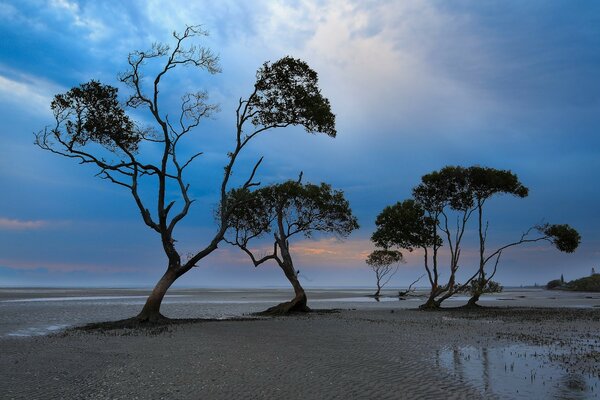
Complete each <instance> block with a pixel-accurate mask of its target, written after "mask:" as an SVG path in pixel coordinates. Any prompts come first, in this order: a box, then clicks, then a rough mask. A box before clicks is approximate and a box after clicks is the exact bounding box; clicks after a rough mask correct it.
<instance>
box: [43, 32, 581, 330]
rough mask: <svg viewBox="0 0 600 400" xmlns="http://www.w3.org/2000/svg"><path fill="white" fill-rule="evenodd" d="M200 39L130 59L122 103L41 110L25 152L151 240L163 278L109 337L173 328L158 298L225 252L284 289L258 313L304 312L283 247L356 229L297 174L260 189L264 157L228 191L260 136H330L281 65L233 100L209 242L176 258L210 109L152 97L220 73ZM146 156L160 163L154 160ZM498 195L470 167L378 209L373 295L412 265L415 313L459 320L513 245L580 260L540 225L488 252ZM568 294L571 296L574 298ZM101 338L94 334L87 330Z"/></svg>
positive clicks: (101, 92)
mask: <svg viewBox="0 0 600 400" xmlns="http://www.w3.org/2000/svg"><path fill="white" fill-rule="evenodd" d="M207 34H208V33H207V32H206V31H204V30H203V29H201V28H200V27H197V26H190V27H187V28H186V29H185V31H184V32H183V33H177V32H174V33H173V39H174V43H173V45H171V46H170V45H167V44H161V43H157V44H154V45H153V46H152V47H151V49H150V50H147V51H135V52H132V53H131V54H130V55H129V58H128V64H129V69H128V70H127V71H126V72H124V73H122V74H121V75H120V76H119V80H120V82H121V83H122V84H124V85H125V86H126V87H127V88H128V89H129V94H128V97H127V98H126V100H125V102H124V103H121V102H120V101H119V99H118V89H117V88H115V87H112V86H109V85H105V84H102V83H100V82H98V81H94V80H92V81H89V82H87V83H84V84H81V85H80V86H78V87H74V88H72V89H71V90H69V91H67V92H66V93H63V94H58V95H56V96H55V97H54V100H53V101H52V103H51V108H52V111H53V113H54V119H55V121H54V125H53V126H50V127H46V128H45V129H44V130H42V131H40V132H38V133H37V134H36V140H35V143H36V145H37V146H39V147H40V148H42V149H44V150H47V151H50V152H52V153H55V154H57V155H60V156H64V157H67V158H70V159H73V160H74V161H77V162H78V163H80V164H84V165H89V166H92V167H95V168H96V172H97V174H96V175H97V176H98V177H100V178H102V179H104V180H106V181H108V182H111V183H113V184H115V185H118V186H120V187H123V188H124V189H125V190H127V191H129V192H130V193H131V196H132V199H133V201H134V203H135V205H136V206H137V207H138V209H139V212H140V214H141V217H142V220H143V222H144V223H145V224H146V225H147V226H148V227H149V228H150V229H151V230H153V231H154V232H155V233H156V234H157V235H158V237H159V238H160V243H161V247H162V249H163V251H164V254H165V256H166V259H167V265H166V269H165V272H164V274H163V276H162V277H161V278H160V280H159V281H158V282H157V284H156V286H155V287H154V289H153V290H152V292H151V294H150V295H149V297H148V299H147V301H146V302H145V305H144V307H143V309H142V310H141V311H140V313H139V314H138V315H137V316H136V317H134V318H132V319H128V320H123V321H117V322H112V323H109V324H114V325H115V326H129V327H139V326H141V325H140V324H144V323H148V324H150V325H155V324H158V326H163V325H165V324H166V325H168V324H170V323H171V322H172V321H170V320H169V319H168V318H166V317H164V316H163V315H162V314H161V312H160V309H161V304H162V301H163V298H164V296H165V294H166V292H167V291H168V289H169V288H170V287H171V285H172V284H173V283H174V282H175V281H176V280H177V279H178V278H180V277H181V276H183V275H184V274H185V273H187V272H188V271H190V270H191V269H192V268H193V267H195V266H197V264H198V263H199V262H200V261H201V260H203V259H204V258H205V257H207V256H208V255H209V254H211V253H212V252H213V251H215V250H216V249H217V248H218V245H219V244H220V243H222V242H226V243H229V244H231V245H234V246H237V247H238V248H239V249H241V250H242V251H243V252H244V253H245V254H246V255H248V257H249V258H250V261H251V262H252V264H253V265H254V266H256V267H257V266H259V265H261V264H263V263H265V262H267V261H270V260H272V261H274V262H275V263H276V264H277V265H278V266H279V267H280V268H281V270H282V272H283V273H284V275H285V276H286V278H287V279H288V281H289V282H290V284H291V286H292V287H293V289H294V298H293V299H292V300H290V301H288V302H284V303H281V304H278V305H276V306H274V307H271V308H269V309H268V310H266V311H265V313H267V314H286V313H291V312H308V311H310V309H309V307H308V305H307V298H306V293H305V291H304V289H303V288H302V285H301V284H300V281H299V279H298V273H299V270H298V268H297V267H296V266H295V265H294V263H293V260H292V255H291V250H290V239H291V238H292V237H293V236H295V235H303V236H304V237H307V238H310V237H312V236H313V235H316V234H319V235H333V236H336V237H340V238H345V237H347V236H348V235H349V234H350V233H351V232H352V231H353V230H354V229H357V228H358V222H357V220H356V218H355V217H354V216H353V215H352V211H351V209H350V205H349V203H348V201H347V200H346V199H345V197H344V194H343V192H342V191H339V190H334V189H332V187H331V186H330V185H328V184H326V183H320V184H317V185H315V184H311V183H302V173H300V178H299V179H298V180H297V181H292V180H289V181H285V182H283V183H275V184H270V185H267V186H262V187H260V188H259V186H260V185H261V184H260V182H258V181H257V180H256V175H257V171H258V169H259V167H260V165H261V163H262V161H263V158H262V157H257V161H256V162H255V163H254V165H253V168H251V169H250V170H249V171H246V175H242V173H241V172H240V171H236V173H238V175H242V176H243V178H245V180H244V179H242V181H241V182H243V183H241V182H240V184H239V185H237V186H234V185H233V184H232V182H231V181H230V178H231V176H232V174H233V173H234V167H235V166H236V161H237V160H238V157H239V155H240V154H241V152H242V150H243V149H244V148H245V147H246V146H247V145H248V143H249V142H250V141H251V140H253V139H255V138H256V137H257V136H262V134H263V133H265V132H267V131H272V130H274V129H278V128H285V127H288V126H302V127H304V129H305V130H306V132H308V133H313V134H315V133H324V134H326V135H328V136H329V137H332V138H334V137H335V136H336V133H337V132H336V128H335V115H334V114H333V113H332V110H331V106H330V103H329V100H328V99H327V98H325V97H324V96H323V95H322V94H321V91H320V89H319V86H318V76H317V73H316V72H315V71H314V70H313V69H311V68H310V67H309V66H308V65H307V64H306V63H305V62H304V61H301V60H298V59H295V58H292V57H289V56H286V57H283V58H281V59H280V60H278V61H276V62H265V63H264V64H263V65H262V66H261V67H260V68H259V69H258V71H257V73H256V82H255V83H254V86H253V87H252V88H251V89H250V90H249V92H250V94H249V95H248V96H247V97H243V98H240V99H239V102H238V106H237V109H236V110H235V122H236V123H235V131H234V135H233V140H232V147H231V149H230V151H229V152H228V153H227V161H226V163H225V166H224V173H223V177H222V180H221V182H220V185H219V187H218V191H219V200H218V204H217V205H216V207H215V209H216V210H217V211H216V213H215V218H216V224H217V227H216V230H215V233H214V234H213V235H212V236H211V237H209V238H208V239H207V240H206V241H205V242H204V243H203V244H199V245H198V247H197V248H196V250H195V251H193V252H191V253H188V254H186V255H184V254H183V253H182V252H181V251H180V249H178V248H177V240H176V233H175V232H176V227H177V226H178V224H179V223H180V222H181V221H182V220H183V219H184V218H185V217H186V216H187V215H188V213H189V211H190V208H191V207H192V206H193V203H194V199H193V198H191V197H190V183H189V182H188V180H187V179H186V168H188V166H189V165H190V164H191V163H192V162H194V161H195V160H196V159H198V158H201V157H202V155H203V152H202V151H197V150H194V151H190V149H189V146H190V144H191V143H190V142H188V140H189V136H190V135H191V134H192V133H193V132H194V131H195V130H196V128H198V127H199V125H200V124H201V122H202V120H203V119H205V118H207V117H210V116H211V115H213V114H214V113H215V112H217V111H218V106H217V105H216V104H211V103H210V102H209V101H208V94H207V93H206V92H205V91H203V90H198V91H195V92H188V93H186V94H184V95H183V97H182V100H181V102H180V104H179V105H178V110H177V113H176V114H174V113H173V109H172V108H168V107H164V106H163V104H167V103H168V102H167V100H166V99H165V98H164V97H163V96H164V95H161V87H162V82H163V80H164V78H165V77H167V76H168V75H171V74H173V71H175V70H178V69H180V68H182V67H192V68H196V69H199V70H202V71H205V72H207V73H209V74H216V73H219V72H220V67H219V58H218V56H216V55H215V54H214V53H213V52H212V51H211V50H210V49H208V48H206V47H202V46H198V45H197V44H194V43H193V42H194V40H195V39H197V38H201V37H203V36H206V35H207ZM190 42H192V43H190ZM150 77H151V79H148V78H150ZM128 109H138V110H141V111H144V112H146V113H147V115H148V116H149V119H150V120H151V121H152V124H153V125H152V126H142V125H141V124H139V123H137V122H136V121H134V120H133V119H132V117H131V116H130V115H129V114H128V112H127V111H126V110H128ZM152 154H158V156H156V157H154V158H153V157H152ZM202 185H203V183H202V182H200V186H202ZM501 194H508V195H512V196H515V197H520V198H523V197H525V196H527V194H528V189H527V188H526V187H525V186H524V185H523V184H522V183H521V182H520V181H519V180H518V178H517V176H516V175H515V174H513V173H512V172H511V171H505V170H497V169H493V168H485V167H479V166H472V167H468V168H466V167H461V166H448V167H444V168H442V169H441V170H439V171H434V172H431V173H429V174H427V175H424V176H423V177H422V178H421V183H420V184H419V185H417V186H416V187H414V188H413V191H412V198H410V199H407V200H404V201H402V202H398V203H396V204H395V205H392V206H389V207H386V208H385V209H384V210H383V211H382V212H381V214H380V215H379V216H378V217H377V221H376V225H377V230H376V231H375V232H374V233H373V235H372V241H373V243H374V244H375V245H376V246H377V247H378V249H377V250H375V251H374V252H372V253H371V254H370V255H369V256H368V259H367V264H368V265H369V266H370V267H371V268H372V269H373V271H374V273H375V275H376V284H377V291H376V292H375V294H374V296H375V297H376V298H377V297H379V296H380V294H381V290H382V288H383V287H384V286H385V285H386V284H387V283H388V282H389V280H390V279H391V278H392V276H393V275H394V274H395V273H396V271H397V269H398V264H399V263H401V262H402V260H403V257H402V253H401V252H400V251H401V250H408V251H414V250H417V249H418V250H421V251H422V252H423V255H424V257H423V260H424V267H425V271H426V274H425V275H426V276H427V279H428V281H429V283H430V287H431V289H430V292H429V296H428V298H427V300H426V302H425V304H423V305H422V306H421V307H422V308H424V309H439V308H440V307H441V304H442V302H443V301H445V300H446V299H448V298H450V297H451V296H453V295H455V294H457V293H469V294H470V296H471V298H470V300H469V302H468V304H467V307H476V306H477V302H478V300H479V298H480V296H481V295H482V294H483V293H489V292H497V291H500V290H501V289H502V287H501V286H500V285H499V284H498V283H497V282H495V281H493V278H494V276H495V274H496V272H497V268H498V265H499V261H500V257H501V255H502V254H503V252H504V251H506V250H507V249H509V248H511V247H513V246H519V245H522V244H526V243H533V242H539V241H547V242H549V243H551V244H552V245H553V246H554V247H556V248H557V249H558V250H560V251H563V252H567V253H570V252H573V251H574V250H575V249H576V248H577V246H578V245H579V242H580V237H579V234H578V233H577V231H576V230H575V229H573V228H571V227H570V226H569V225H550V224H543V225H534V226H532V227H530V228H528V229H527V230H526V231H525V232H524V233H523V234H522V235H521V236H520V238H517V240H515V241H514V242H511V243H508V244H505V245H503V246H500V247H497V248H495V249H493V250H489V249H488V248H487V242H488V228H489V223H488V221H486V220H485V218H484V210H485V205H486V204H487V201H488V200H489V199H491V198H493V197H495V196H497V195H501ZM151 210H153V211H151ZM472 220H475V226H476V233H477V237H478V243H479V262H478V263H477V265H476V266H475V268H474V271H473V274H472V275H471V276H470V277H469V278H468V279H467V280H466V281H465V282H457V278H456V276H457V275H456V274H457V271H458V270H459V267H461V265H460V257H461V250H462V242H463V237H464V235H465V233H466V232H467V231H468V230H467V226H468V225H469V223H470V222H471V221H472ZM269 234H272V235H273V248H272V249H273V250H272V252H270V253H267V254H260V255H257V253H256V252H255V250H253V249H251V248H250V243H251V241H253V239H257V238H259V237H262V236H266V235H269ZM443 245H446V246H447V248H448V249H449V253H450V258H449V260H444V263H445V264H444V266H448V267H449V272H450V274H449V276H448V278H447V280H445V281H442V279H441V276H440V267H441V266H442V260H440V257H439V250H440V248H441V247H442V246H443ZM419 279H420V278H419ZM417 282H418V279H417V280H415V281H414V282H413V283H412V284H411V285H410V287H409V288H408V290H407V291H404V292H401V293H399V295H400V296H401V297H402V296H405V295H408V294H410V293H411V291H412V290H413V289H412V287H413V285H414V284H416V283H417ZM573 282H575V283H573V287H580V286H581V285H583V283H576V281H573ZM570 284H571V283H569V285H570ZM573 290H576V289H573ZM107 327H109V325H106V326H103V325H95V328H97V329H104V328H107ZM90 329H91V328H90Z"/></svg>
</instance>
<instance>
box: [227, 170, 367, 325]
mask: <svg viewBox="0 0 600 400" xmlns="http://www.w3.org/2000/svg"><path fill="white" fill-rule="evenodd" d="M228 201H229V202H233V203H236V204H238V206H237V207H236V208H235V210H234V211H233V212H232V213H231V216H230V217H229V218H228V223H229V229H228V233H227V235H226V237H225V240H226V241H227V242H228V243H230V244H232V245H234V246H237V247H239V248H240V249H242V250H243V251H244V252H245V253H246V254H247V255H248V256H249V257H250V259H251V260H252V263H253V264H254V266H255V267H258V266H259V265H261V264H263V263H264V262H267V261H269V260H273V261H275V262H276V263H277V265H278V266H279V267H280V268H281V270H282V271H283V273H284V274H285V277H286V278H287V279H288V281H289V282H290V283H291V285H292V287H293V288H294V298H293V299H292V300H291V301H288V302H284V303H281V304H278V305H276V306H273V307H271V308H269V309H267V310H266V311H265V313H267V314H285V313H289V312H306V311H310V308H309V307H308V306H307V298H306V293H305V291H304V289H303V288H302V285H301V284H300V281H299V279H298V270H297V269H296V268H295V267H294V263H293V261H292V255H291V252H290V242H289V240H290V238H292V237H293V236H296V235H303V236H304V237H306V238H311V237H313V235H314V234H315V233H325V234H333V235H336V236H338V237H347V236H348V235H349V234H350V232H352V231H353V230H354V229H357V228H358V223H357V221H356V218H355V217H354V216H353V215H352V210H351V209H350V205H349V204H348V201H347V200H346V199H345V198H344V193H343V192H342V191H339V190H333V189H332V188H331V186H330V185H328V184H325V183H321V184H320V185H314V184H310V183H306V184H303V183H301V177H300V179H298V180H297V181H286V182H284V183H279V184H273V185H269V186H265V187H262V188H260V189H257V190H254V191H251V190H249V189H248V188H241V189H234V190H232V191H230V192H229V195H228ZM268 233H273V247H272V251H271V252H268V253H267V254H261V255H260V256H257V255H256V253H255V250H252V249H251V248H250V247H249V246H250V241H251V240H253V239H256V238H259V237H260V236H263V235H265V234H268Z"/></svg>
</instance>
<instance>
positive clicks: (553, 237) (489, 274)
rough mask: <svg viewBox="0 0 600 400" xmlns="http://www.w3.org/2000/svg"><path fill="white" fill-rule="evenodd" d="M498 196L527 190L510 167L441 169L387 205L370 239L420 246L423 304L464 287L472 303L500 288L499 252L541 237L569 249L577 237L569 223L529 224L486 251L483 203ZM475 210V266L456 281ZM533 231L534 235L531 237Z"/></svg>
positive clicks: (522, 193) (434, 303) (427, 305)
mask: <svg viewBox="0 0 600 400" xmlns="http://www.w3.org/2000/svg"><path fill="white" fill-rule="evenodd" d="M498 194H510V195H513V196H517V197H525V196H527V194H528V189H527V188H526V187H525V186H523V184H522V183H521V182H519V180H518V178H517V176H516V175H515V174H513V173H512V172H510V171H503V170H497V169H493V168H485V167H478V166H473V167H470V168H463V167H444V168H442V169H441V170H440V171H434V172H432V173H430V174H427V175H424V176H423V177H422V178H421V183H420V184H419V185H418V186H416V187H415V188H414V189H413V198H414V199H411V200H406V201H404V202H403V203H397V204H396V205H395V206H393V207H386V209H384V210H383V212H382V213H381V214H380V215H379V216H378V217H377V221H376V224H377V231H376V232H375V233H374V234H373V237H372V240H373V241H374V242H375V244H376V245H377V246H378V247H382V248H384V249H387V248H389V247H398V248H400V249H403V248H404V249H409V250H410V251H411V250H412V248H414V247H420V248H422V249H423V250H424V257H425V269H426V271H427V274H428V277H429V282H430V284H431V291H430V294H429V298H428V300H427V301H426V303H425V304H423V305H422V306H421V307H422V308H439V307H440V306H441V303H442V302H443V301H444V300H446V299H448V298H449V297H451V296H453V295H454V294H456V293H458V292H464V291H468V292H470V293H471V299H470V300H469V303H468V306H472V305H475V304H476V303H477V300H478V299H479V297H480V295H481V294H482V293H486V292H494V291H496V290H498V289H499V288H500V286H499V285H498V284H497V283H496V282H494V281H492V278H493V277H494V275H495V274H496V271H497V267H498V263H499V260H500V256H501V254H502V251H504V250H506V249H508V248H509V247H513V246H517V245H521V244H525V243H531V242H537V241H542V240H546V241H549V242H551V243H552V244H553V245H554V246H555V247H556V248H557V249H559V250H560V251H564V252H572V251H574V250H575V249H576V248H577V246H578V244H579V241H580V237H579V234H578V233H577V231H575V230H574V229H573V228H571V227H570V226H568V225H543V226H536V227H533V228H530V229H529V230H528V231H527V232H526V233H524V234H523V235H522V236H521V238H520V239H519V240H517V241H515V242H512V243H509V244H507V245H505V246H502V247H500V248H498V249H497V250H495V251H493V252H491V253H490V254H487V253H486V246H485V244H486V239H487V231H488V226H489V224H488V223H487V222H486V223H485V224H484V222H483V214H484V205H485V204H486V202H487V200H488V199H490V198H491V197H493V196H495V195H498ZM474 212H477V215H478V236H479V256H480V257H479V266H478V268H477V270H476V272H475V273H474V274H473V275H472V276H470V277H469V278H468V279H467V280H466V282H464V283H463V284H459V283H457V282H456V272H457V270H458V268H459V260H460V254H461V243H462V240H463V237H464V234H465V232H466V228H467V224H468V222H469V220H470V218H471V216H472V215H473V213H474ZM532 231H535V232H537V233H538V235H537V236H535V237H532V236H531V232H532ZM424 232H427V233H424ZM441 236H444V238H445V240H446V242H447V244H448V248H449V251H450V262H449V266H450V275H449V278H448V281H447V282H446V283H443V284H442V283H441V282H440V279H439V277H440V275H439V260H438V254H439V253H438V249H439V247H440V246H441V245H442V241H441ZM424 238H427V240H423V239H424ZM429 248H431V249H432V254H431V268H430V267H429V262H428V259H429V255H428V249H429ZM490 261H491V262H493V265H494V266H493V269H492V270H491V271H488V270H486V266H487V265H488V264H490Z"/></svg>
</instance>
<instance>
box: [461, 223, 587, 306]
mask: <svg viewBox="0 0 600 400" xmlns="http://www.w3.org/2000/svg"><path fill="white" fill-rule="evenodd" d="M532 232H536V233H537V234H536V235H535V236H533V237H532ZM483 239H484V241H485V239H486V235H484V236H483ZM540 241H546V242H549V243H550V244H552V245H553V246H554V247H556V249H557V250H559V251H561V252H564V253H573V252H574V251H575V250H576V249H577V247H579V243H580V242H581V236H580V235H579V233H578V232H577V231H576V230H575V229H573V228H572V227H570V226H569V225H566V224H564V225H557V224H554V225H550V224H544V225H537V226H534V227H531V228H529V229H528V230H527V231H525V232H524V233H523V234H522V235H521V238H520V239H519V240H516V241H514V242H512V243H508V244H506V245H504V246H501V247H499V248H498V249H496V250H495V251H493V252H492V253H491V254H489V255H487V256H484V257H483V258H482V261H481V264H480V267H479V269H478V271H477V272H476V273H475V275H473V276H472V277H471V278H469V279H468V280H467V282H466V284H467V285H468V284H471V290H470V291H471V298H469V301H468V302H467V305H466V307H476V306H477V302H478V301H479V298H480V297H481V295H482V294H483V293H486V292H487V290H488V289H487V288H488V287H489V286H490V282H493V281H492V278H493V277H494V275H496V271H497V270H498V263H499V262H500V257H501V256H502V252H503V251H505V250H506V249H508V248H510V247H514V246H520V245H522V244H526V243H535V242H540ZM481 248H483V249H484V248H485V243H484V245H483V246H481ZM490 261H493V262H494V267H493V269H492V271H491V272H487V271H486V270H485V267H486V266H487V264H488V263H489V262H490Z"/></svg>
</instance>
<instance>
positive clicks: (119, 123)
mask: <svg viewBox="0 0 600 400" xmlns="http://www.w3.org/2000/svg"><path fill="white" fill-rule="evenodd" d="M117 92H118V89H117V88H114V87H112V86H109V85H103V84H101V83H100V82H97V81H93V80H92V81H90V82H88V83H84V84H81V85H80V86H79V87H75V88H72V89H71V90H69V91H68V92H66V93H64V94H58V95H56V96H54V100H53V101H52V104H51V106H50V107H51V108H52V111H53V112H54V115H55V117H56V119H57V121H59V122H61V123H64V127H65V131H66V138H64V139H62V140H63V141H64V142H65V143H67V146H69V147H71V148H72V147H74V146H75V145H80V146H83V145H85V144H86V143H87V142H88V141H91V142H95V143H98V144H100V145H102V146H104V147H106V148H107V149H109V150H111V151H114V150H116V149H121V150H127V151H131V152H134V151H136V150H137V147H138V143H139V142H140V140H141V139H142V137H141V135H140V132H138V131H137V130H136V129H135V124H134V123H133V121H132V120H131V119H130V118H129V117H128V116H127V114H125V111H124V110H123V108H122V107H121V105H120V104H119V101H118V99H117ZM54 134H55V135H57V137H60V136H61V134H62V132H60V131H58V130H55V131H54Z"/></svg>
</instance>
